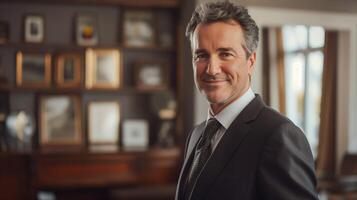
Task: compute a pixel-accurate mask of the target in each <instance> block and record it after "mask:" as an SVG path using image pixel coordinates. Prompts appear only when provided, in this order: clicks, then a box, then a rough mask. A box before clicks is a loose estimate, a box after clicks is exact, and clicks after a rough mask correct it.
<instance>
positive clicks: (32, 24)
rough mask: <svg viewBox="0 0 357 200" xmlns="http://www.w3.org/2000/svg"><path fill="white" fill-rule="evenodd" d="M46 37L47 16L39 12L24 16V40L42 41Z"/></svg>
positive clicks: (31, 41) (30, 41)
mask: <svg viewBox="0 0 357 200" xmlns="http://www.w3.org/2000/svg"><path fill="white" fill-rule="evenodd" d="M44 39H45V18H44V17H43V16H42V15H38V14H28V15H25V17H24V40H25V42H29V43H41V42H43V41H44Z"/></svg>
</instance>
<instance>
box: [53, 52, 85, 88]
mask: <svg viewBox="0 0 357 200" xmlns="http://www.w3.org/2000/svg"><path fill="white" fill-rule="evenodd" d="M56 84H57V86H58V87H65V88H75V87H80V85H81V57H80V55H79V54H69V53H68V54H59V55H58V56H57V57H56Z"/></svg>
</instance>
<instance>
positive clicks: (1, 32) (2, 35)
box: [0, 20, 10, 44]
mask: <svg viewBox="0 0 357 200" xmlns="http://www.w3.org/2000/svg"><path fill="white" fill-rule="evenodd" d="M9 31H10V25H9V22H7V21H4V20H0V44H5V43H7V42H8V41H9V36H10V33H9Z"/></svg>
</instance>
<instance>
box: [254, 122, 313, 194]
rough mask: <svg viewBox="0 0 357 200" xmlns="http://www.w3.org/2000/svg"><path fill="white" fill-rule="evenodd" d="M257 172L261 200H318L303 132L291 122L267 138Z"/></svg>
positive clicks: (281, 126)
mask: <svg viewBox="0 0 357 200" xmlns="http://www.w3.org/2000/svg"><path fill="white" fill-rule="evenodd" d="M260 162H261V163H260V165H259V169H258V177H257V179H258V184H259V186H258V188H259V189H258V190H259V192H258V193H259V194H260V195H261V199H264V200H295V199H296V200H317V199H318V197H317V192H316V176H315V172H314V160H313V158H312V153H311V150H310V146H309V144H308V142H307V139H306V137H305V135H304V133H303V132H302V131H301V130H300V129H299V128H298V127H296V126H295V125H294V124H292V123H290V122H289V123H285V124H282V125H279V127H278V128H277V129H276V130H275V131H274V133H273V134H272V135H271V136H270V137H269V138H268V140H267V142H266V144H265V146H264V149H263V152H262V157H261V160H260Z"/></svg>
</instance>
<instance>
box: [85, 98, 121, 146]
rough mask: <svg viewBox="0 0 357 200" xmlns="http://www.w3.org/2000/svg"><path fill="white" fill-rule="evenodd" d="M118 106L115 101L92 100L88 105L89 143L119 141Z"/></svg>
mask: <svg viewBox="0 0 357 200" xmlns="http://www.w3.org/2000/svg"><path fill="white" fill-rule="evenodd" d="M119 123H120V107H119V103H118V102H116V101H92V102H90V103H89V106H88V141H89V144H115V145H117V144H118V142H119Z"/></svg>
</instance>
